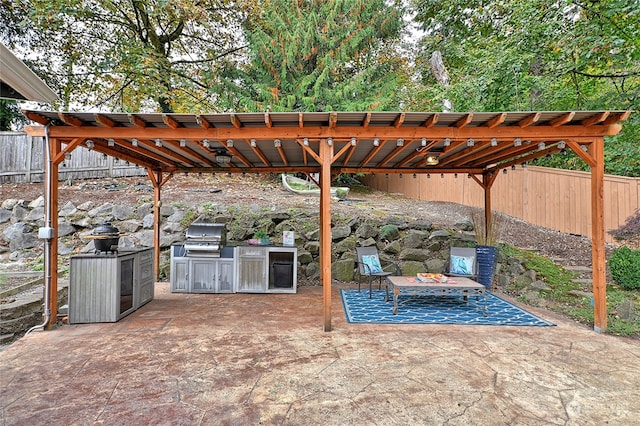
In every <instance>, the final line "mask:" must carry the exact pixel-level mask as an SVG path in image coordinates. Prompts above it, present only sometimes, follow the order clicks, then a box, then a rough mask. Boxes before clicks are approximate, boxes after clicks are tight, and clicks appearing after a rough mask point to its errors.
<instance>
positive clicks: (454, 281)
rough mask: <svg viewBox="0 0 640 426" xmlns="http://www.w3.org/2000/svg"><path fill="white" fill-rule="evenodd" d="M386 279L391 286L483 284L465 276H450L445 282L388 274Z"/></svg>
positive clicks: (463, 286) (476, 286) (475, 286)
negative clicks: (428, 281) (430, 281)
mask: <svg viewBox="0 0 640 426" xmlns="http://www.w3.org/2000/svg"><path fill="white" fill-rule="evenodd" d="M387 281H388V282H389V284H391V286H392V287H398V288H403V287H406V288H409V287H412V288H456V289H483V290H484V288H485V287H484V286H483V285H482V284H480V283H478V282H475V281H473V280H472V279H470V278H467V277H450V278H449V281H448V282H446V283H440V282H432V283H423V282H419V281H418V280H417V279H416V277H399V276H393V275H390V276H388V277H387Z"/></svg>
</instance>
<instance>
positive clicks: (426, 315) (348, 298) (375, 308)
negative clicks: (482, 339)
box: [340, 289, 555, 326]
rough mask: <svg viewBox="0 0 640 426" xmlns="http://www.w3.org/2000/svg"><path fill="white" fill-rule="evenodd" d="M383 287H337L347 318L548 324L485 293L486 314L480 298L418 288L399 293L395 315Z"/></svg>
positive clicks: (385, 321)
mask: <svg viewBox="0 0 640 426" xmlns="http://www.w3.org/2000/svg"><path fill="white" fill-rule="evenodd" d="M384 293H385V291H384V290H374V292H373V297H372V298H371V299H369V290H368V289H365V290H362V291H361V292H359V291H358V290H340V294H341V296H342V305H343V306H344V312H345V313H346V315H347V321H349V322H351V323H361V324H366V323H368V324H475V325H528V326H552V325H555V324H553V323H551V322H549V321H546V320H543V319H542V318H539V317H537V316H535V315H533V314H531V313H529V312H527V311H525V310H524V309H522V308H519V307H517V306H515V305H513V304H511V303H509V302H507V301H506V300H504V299H501V298H499V297H498V296H495V295H493V294H491V293H487V312H488V315H487V316H483V315H482V305H483V304H484V300H483V299H482V298H480V299H478V300H476V298H475V297H470V298H469V304H468V305H467V304H466V303H465V302H464V300H463V299H462V298H461V297H453V296H420V294H419V292H412V293H409V294H400V298H399V300H398V315H393V313H392V312H391V311H392V309H393V300H392V299H391V295H389V302H385V301H384Z"/></svg>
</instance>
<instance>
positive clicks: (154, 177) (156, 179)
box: [147, 169, 173, 281]
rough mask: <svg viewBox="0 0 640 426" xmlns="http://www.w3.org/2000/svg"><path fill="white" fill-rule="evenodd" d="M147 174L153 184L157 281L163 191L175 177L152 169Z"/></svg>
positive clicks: (154, 258)
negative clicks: (163, 187) (165, 185)
mask: <svg viewBox="0 0 640 426" xmlns="http://www.w3.org/2000/svg"><path fill="white" fill-rule="evenodd" d="M147 174H148V175H149V179H150V180H151V183H152V184H153V248H154V249H155V250H154V256H153V271H154V272H153V274H154V277H153V279H154V280H155V281H157V280H158V276H159V274H160V220H161V218H162V215H161V214H160V209H161V208H162V199H161V195H162V191H161V190H162V186H163V185H164V184H165V183H167V181H169V179H171V177H173V175H172V174H169V175H168V176H166V177H164V175H163V174H162V170H152V169H147Z"/></svg>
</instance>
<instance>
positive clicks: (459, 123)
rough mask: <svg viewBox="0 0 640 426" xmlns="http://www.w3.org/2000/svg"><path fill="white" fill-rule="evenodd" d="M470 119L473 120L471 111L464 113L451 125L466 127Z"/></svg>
mask: <svg viewBox="0 0 640 426" xmlns="http://www.w3.org/2000/svg"><path fill="white" fill-rule="evenodd" d="M471 120H473V113H471V112H470V113H468V114H465V115H464V117H462V118H461V119H460V120H458V121H456V122H455V123H454V125H453V127H457V128H459V129H460V128H462V127H466V126H467V124H469V123H471Z"/></svg>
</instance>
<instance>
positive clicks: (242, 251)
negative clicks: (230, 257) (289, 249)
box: [238, 247, 267, 256]
mask: <svg viewBox="0 0 640 426" xmlns="http://www.w3.org/2000/svg"><path fill="white" fill-rule="evenodd" d="M266 250H267V249H266V248H264V247H238V254H239V255H240V256H264V255H265V253H266Z"/></svg>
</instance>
